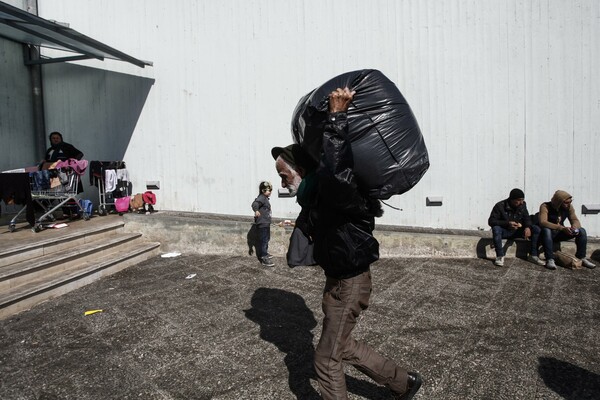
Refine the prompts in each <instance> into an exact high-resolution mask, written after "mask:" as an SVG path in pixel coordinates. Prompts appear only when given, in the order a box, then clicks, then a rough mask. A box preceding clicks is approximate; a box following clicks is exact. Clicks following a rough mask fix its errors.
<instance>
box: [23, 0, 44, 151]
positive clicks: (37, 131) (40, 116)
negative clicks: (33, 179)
mask: <svg viewBox="0 0 600 400" xmlns="http://www.w3.org/2000/svg"><path fill="white" fill-rule="evenodd" d="M25 7H26V10H27V12H29V13H31V14H35V15H37V10H38V5H37V0H25ZM24 46H25V47H26V48H25V51H26V53H27V54H26V57H27V58H28V60H39V59H40V50H39V48H38V47H37V46H31V45H24ZM28 67H29V76H30V77H31V95H32V96H31V99H32V112H33V136H34V143H35V155H36V161H37V160H41V159H42V158H44V154H45V153H46V118H45V113H44V91H43V81H42V66H41V65H40V64H37V65H36V64H33V65H29V66H28Z"/></svg>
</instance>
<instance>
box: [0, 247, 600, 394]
mask: <svg viewBox="0 0 600 400" xmlns="http://www.w3.org/2000/svg"><path fill="white" fill-rule="evenodd" d="M275 261H276V264H277V265H276V266H275V267H274V268H265V267H262V266H261V265H260V264H259V263H258V262H257V261H256V259H255V258H253V257H251V256H246V257H242V256H217V255H213V256H207V255H194V254H183V255H181V256H178V257H173V258H162V257H156V258H153V259H151V260H149V261H146V262H144V263H142V264H139V265H136V266H134V267H130V268H128V269H126V270H124V271H122V272H120V273H118V274H115V275H112V276H109V277H106V278H103V279H101V280H99V281H97V282H95V283H93V284H91V285H88V286H85V287H83V288H81V289H78V290H76V291H73V292H70V293H68V294H65V295H63V296H61V297H59V298H55V299H53V300H50V301H47V302H45V303H42V304H40V305H38V306H36V307H34V308H33V309H31V310H30V311H26V312H24V313H21V314H18V315H16V316H13V317H10V318H8V319H5V320H2V321H0V344H1V347H0V399H4V400H9V399H10V400H12V399H15V400H16V399H46V400H49V399H78V400H85V399H222V400H225V399H270V400H271V399H317V398H319V397H318V386H317V383H316V381H315V376H314V373H313V370H312V357H313V356H312V351H313V348H314V346H315V345H316V343H317V341H318V338H319V335H320V326H321V318H322V312H321V303H320V302H321V291H322V286H323V283H324V276H323V274H322V271H321V270H320V268H319V267H298V268H295V269H290V268H288V267H287V266H285V265H284V260H283V259H282V258H275ZM372 271H373V281H374V292H373V295H372V297H371V305H370V307H369V309H368V310H367V311H366V312H364V314H363V316H362V317H361V320H360V322H359V324H358V326H357V328H356V329H355V332H354V335H355V337H357V338H360V339H363V340H365V341H367V342H368V343H369V344H370V345H372V346H373V347H374V348H376V349H377V350H378V351H380V352H381V353H383V354H385V355H387V356H389V357H390V358H392V359H394V360H396V361H397V362H398V363H400V364H402V365H404V366H406V367H407V368H409V369H410V370H416V371H419V372H420V373H421V374H422V375H423V377H424V379H425V383H424V385H423V387H422V389H421V391H420V392H419V394H418V395H417V396H416V399H419V400H423V399H440V400H441V399H444V400H447V399H511V400H515V399H532V400H533V399H536V400H537V399H571V400H585V399H599V398H600V345H599V340H598V327H599V326H600V311H599V310H598V303H599V294H600V287H599V282H600V267H599V268H597V269H595V270H588V269H582V270H567V269H565V268H559V269H558V270H556V271H550V270H546V269H544V268H543V267H539V266H536V265H533V264H530V263H527V262H525V261H523V260H521V259H518V258H516V259H507V261H506V266H505V267H502V268H500V267H495V266H494V265H493V264H492V262H491V261H487V260H483V259H414V258H413V259H409V258H406V259H403V258H389V259H383V260H380V261H379V262H377V263H376V264H375V265H374V266H373V268H372ZM193 274H196V275H193ZM90 310H102V311H101V312H96V313H94V314H90V315H84V313H85V312H86V311H90ZM347 383H348V388H349V391H350V398H351V399H372V400H375V399H387V398H390V392H389V391H388V390H387V389H385V388H381V387H378V386H377V385H375V384H374V383H373V382H372V381H370V380H369V379H368V378H367V377H366V376H363V375H362V374H360V373H359V372H358V371H356V370H354V369H353V368H352V367H348V368H347Z"/></svg>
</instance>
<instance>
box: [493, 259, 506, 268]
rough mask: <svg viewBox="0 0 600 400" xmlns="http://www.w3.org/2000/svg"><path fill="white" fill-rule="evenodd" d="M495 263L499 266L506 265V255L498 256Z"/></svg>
mask: <svg viewBox="0 0 600 400" xmlns="http://www.w3.org/2000/svg"><path fill="white" fill-rule="evenodd" d="M494 265H497V266H498V267H504V257H496V260H495V261H494Z"/></svg>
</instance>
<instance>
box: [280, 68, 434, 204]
mask: <svg viewBox="0 0 600 400" xmlns="http://www.w3.org/2000/svg"><path fill="white" fill-rule="evenodd" d="M338 87H339V88H344V87H348V88H349V89H350V90H355V91H356V94H355V95H354V99H353V101H352V104H351V106H350V108H349V109H348V131H349V136H350V143H351V145H352V153H353V155H354V172H355V174H356V177H357V180H358V183H359V187H360V188H361V189H362V190H365V191H366V193H367V194H368V195H369V196H371V197H374V198H377V199H384V200H385V199H389V198H390V197H391V196H393V195H395V194H401V193H404V192H406V191H408V190H409V189H411V188H412V187H413V186H415V185H416V184H417V182H419V180H420V179H421V177H422V176H423V174H425V172H426V171H427V169H428V168H429V156H428V154H427V148H426V147H425V141H424V140H423V136H422V135H421V130H420V129H419V125H418V123H417V120H416V119H415V116H414V115H413V113H412V111H411V109H410V106H409V105H408V103H407V102H406V100H405V99H404V96H402V94H401V93H400V91H399V90H398V88H397V87H396V85H395V84H394V83H393V82H392V81H390V80H389V79H388V78H387V77H386V76H385V75H383V74H382V73H381V72H380V71H377V70H373V69H365V70H360V71H353V72H347V73H345V74H342V75H339V76H337V77H335V78H333V79H331V80H329V81H327V82H326V83H324V84H323V85H321V86H320V87H318V88H316V89H315V90H313V91H312V92H310V93H308V94H307V95H306V96H304V97H302V98H301V99H300V101H299V102H298V105H297V106H296V109H295V110H294V115H293V117H292V137H293V140H294V142H296V143H299V144H300V145H301V146H302V147H303V148H304V149H306V150H307V151H308V153H309V154H310V155H311V156H312V157H313V158H314V159H315V160H319V158H320V152H321V143H322V135H323V129H324V125H325V121H326V118H327V109H328V106H329V103H328V96H329V93H331V92H332V91H333V90H335V89H336V88H338Z"/></svg>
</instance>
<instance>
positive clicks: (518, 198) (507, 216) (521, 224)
mask: <svg viewBox="0 0 600 400" xmlns="http://www.w3.org/2000/svg"><path fill="white" fill-rule="evenodd" d="M488 224H489V226H491V227H492V237H493V239H494V248H495V250H496V260H495V261H494V264H495V265H497V266H499V267H502V266H503V265H504V249H503V248H502V239H516V238H525V239H527V240H531V250H530V254H529V257H528V258H527V259H528V260H529V261H531V262H532V263H534V264H538V265H544V262H543V261H542V260H540V259H539V257H538V248H537V244H538V239H539V236H540V227H539V226H537V225H533V224H532V223H531V217H530V216H529V211H527V204H526V203H525V193H523V191H522V190H521V189H513V190H511V191H510V194H509V196H508V199H505V200H502V201H499V202H498V203H496V205H495V206H494V208H493V209H492V212H491V214H490V218H489V219H488Z"/></svg>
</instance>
